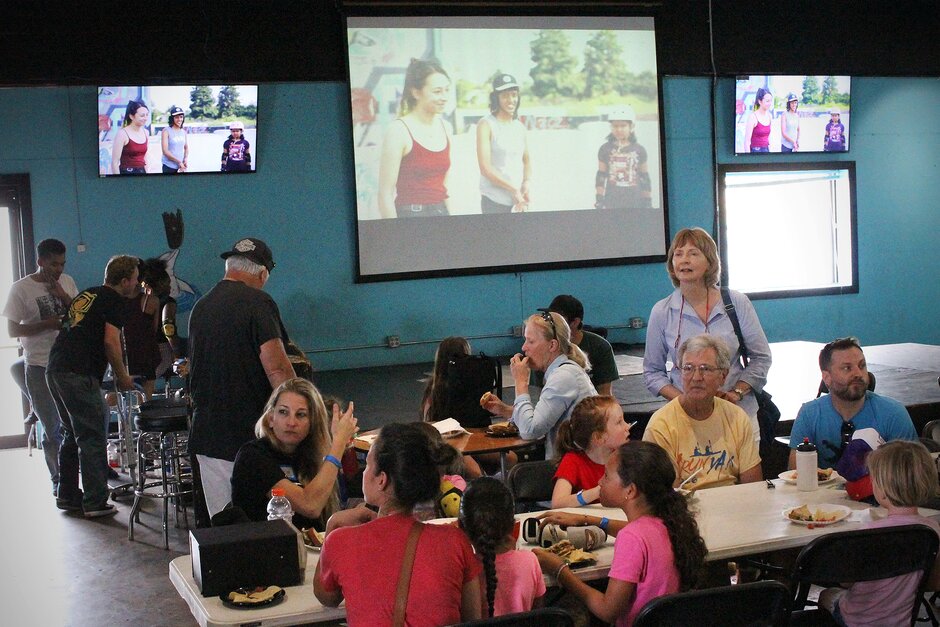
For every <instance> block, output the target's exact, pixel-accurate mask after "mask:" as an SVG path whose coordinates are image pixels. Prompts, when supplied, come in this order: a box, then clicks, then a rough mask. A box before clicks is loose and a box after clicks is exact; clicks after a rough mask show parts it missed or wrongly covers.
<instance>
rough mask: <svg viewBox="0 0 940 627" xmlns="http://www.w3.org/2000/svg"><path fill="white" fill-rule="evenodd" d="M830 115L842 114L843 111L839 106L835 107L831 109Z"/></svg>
mask: <svg viewBox="0 0 940 627" xmlns="http://www.w3.org/2000/svg"><path fill="white" fill-rule="evenodd" d="M829 115H842V111H841V110H839V107H833V108H831V109H829Z"/></svg>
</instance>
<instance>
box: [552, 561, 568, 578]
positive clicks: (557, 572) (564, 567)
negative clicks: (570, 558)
mask: <svg viewBox="0 0 940 627" xmlns="http://www.w3.org/2000/svg"><path fill="white" fill-rule="evenodd" d="M566 568H568V562H563V563H562V565H561V566H559V567H558V570H556V571H555V581H556V582H558V581H559V577H561V571H563V570H564V569H566Z"/></svg>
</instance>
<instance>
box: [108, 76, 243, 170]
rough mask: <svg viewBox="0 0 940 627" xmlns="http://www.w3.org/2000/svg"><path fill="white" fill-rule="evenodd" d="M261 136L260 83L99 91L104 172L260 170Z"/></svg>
mask: <svg viewBox="0 0 940 627" xmlns="http://www.w3.org/2000/svg"><path fill="white" fill-rule="evenodd" d="M171 114H172V115H171ZM180 115H182V118H181V117H180ZM171 118H172V120H173V121H175V122H176V123H175V124H173V125H172V126H171V125H170V122H171ZM257 138H258V86H257V85H149V86H148V85H138V86H123V87H111V86H109V87H99V88H98V174H99V176H102V177H105V176H120V175H124V176H127V175H133V174H148V175H149V174H161V175H162V174H193V173H199V172H220V173H228V174H231V173H243V172H254V171H255V168H256V167H257V162H258V145H257Z"/></svg>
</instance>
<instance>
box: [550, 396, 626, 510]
mask: <svg viewBox="0 0 940 627" xmlns="http://www.w3.org/2000/svg"><path fill="white" fill-rule="evenodd" d="M629 439H630V425H628V424H627V423H626V422H624V420H623V410H622V409H621V408H620V403H618V402H617V399H615V398H614V397H613V396H589V397H587V398H585V399H584V400H582V401H581V402H580V403H578V404H577V405H576V406H575V408H574V411H573V412H572V413H571V418H569V419H568V420H566V421H565V422H563V423H561V426H560V427H559V428H558V440H557V442H556V444H555V446H556V448H557V454H558V456H559V457H560V458H561V462H560V463H559V464H558V470H556V471H555V488H554V490H552V509H558V508H561V507H578V506H579V505H587V504H588V503H593V502H594V501H596V500H597V498H598V496H599V495H600V487H598V485H597V484H598V482H599V481H600V479H601V477H602V476H603V475H604V464H606V463H607V460H608V459H609V458H610V455H611V454H612V453H613V452H614V451H616V450H617V449H618V448H619V447H620V446H622V445H623V444H625V443H626V442H627V440H629Z"/></svg>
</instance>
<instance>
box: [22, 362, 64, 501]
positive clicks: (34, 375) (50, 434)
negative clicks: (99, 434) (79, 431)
mask: <svg viewBox="0 0 940 627" xmlns="http://www.w3.org/2000/svg"><path fill="white" fill-rule="evenodd" d="M26 389H27V390H28V391H29V402H30V403H31V404H32V406H33V413H34V414H36V417H37V418H39V422H41V423H42V454H43V455H44V456H45V458H46V466H47V467H48V468H49V476H50V477H51V478H52V483H53V485H58V483H59V446H61V445H62V424H61V422H60V421H59V411H58V409H56V405H55V401H54V400H53V399H52V394H51V393H50V392H49V384H47V383H46V369H45V368H44V367H42V366H29V365H27V366H26Z"/></svg>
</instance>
